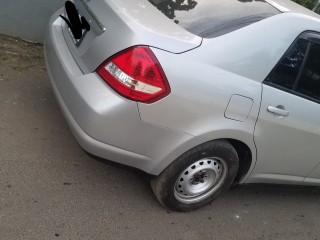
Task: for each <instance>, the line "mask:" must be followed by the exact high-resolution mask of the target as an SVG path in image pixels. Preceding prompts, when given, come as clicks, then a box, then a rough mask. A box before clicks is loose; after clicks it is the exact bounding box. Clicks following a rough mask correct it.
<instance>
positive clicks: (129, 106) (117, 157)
mask: <svg viewBox="0 0 320 240" xmlns="http://www.w3.org/2000/svg"><path fill="white" fill-rule="evenodd" d="M44 48H45V60H46V66H47V71H48V75H49V78H50V82H51V84H52V87H53V90H54V93H55V96H56V98H57V100H58V103H59V105H60V108H61V110H62V112H63V114H64V116H65V118H66V120H67V122H68V124H69V126H70V128H71V130H72V132H73V135H74V136H75V138H76V139H77V141H78V142H79V144H80V145H81V146H82V148H84V149H85V150H86V151H88V152H90V153H92V154H94V155H96V156H99V157H102V158H105V159H108V160H112V161H115V162H118V163H121V164H125V165H129V166H131V167H135V168H138V169H141V170H143V171H145V172H147V173H150V174H154V175H157V174H159V173H160V172H161V171H162V170H163V169H164V168H165V167H166V166H167V165H168V164H169V163H170V162H172V161H173V160H174V159H175V158H176V157H178V156H179V155H180V154H182V153H183V152H184V151H186V150H188V149H189V148H190V147H193V146H194V145H197V144H199V143H198V140H193V137H192V136H190V135H188V134H185V133H181V132H176V131H173V130H169V129H166V128H162V127H158V126H155V125H151V124H148V123H145V122H143V121H141V119H140V116H139V111H138V107H137V103H135V102H132V101H129V100H127V99H124V98H122V97H120V96H119V95H117V94H116V93H115V92H114V91H113V90H111V89H110V88H109V87H108V86H107V85H106V84H105V83H104V82H103V80H101V79H100V77H99V76H98V75H97V74H96V73H90V74H83V73H82V71H81V69H80V68H79V67H78V65H77V64H76V62H75V60H74V58H73V56H72V55H71V53H70V51H69V49H68V47H67V45H66V42H65V39H64V36H63V32H62V27H61V20H60V19H59V18H58V15H57V14H56V15H55V16H53V17H52V19H51V21H50V23H49V30H48V32H47V35H46V40H45V47H44Z"/></svg>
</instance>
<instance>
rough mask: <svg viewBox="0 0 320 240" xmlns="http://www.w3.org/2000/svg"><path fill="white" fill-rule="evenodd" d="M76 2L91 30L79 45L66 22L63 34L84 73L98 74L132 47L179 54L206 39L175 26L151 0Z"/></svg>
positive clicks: (89, 0) (90, 0)
mask: <svg viewBox="0 0 320 240" xmlns="http://www.w3.org/2000/svg"><path fill="white" fill-rule="evenodd" d="M74 3H75V5H76V8H77V9H78V11H79V13H80V14H81V16H83V17H85V18H86V20H87V21H88V23H89V24H90V31H88V32H87V33H86V35H85V36H84V38H83V40H82V42H81V44H80V45H79V46H76V44H75V42H74V39H73V38H72V37H71V34H70V31H69V30H68V26H67V24H66V23H65V22H63V32H64V36H65V39H66V42H67V45H68V46H69V49H70V51H71V53H72V55H73V57H74V59H75V60H76V62H77V63H78V65H79V67H80V68H81V69H82V71H83V72H84V73H89V72H93V71H95V70H96V69H97V68H98V67H99V66H100V65H101V64H102V63H103V62H104V61H105V60H106V59H108V58H109V57H111V56H112V55H114V54H116V53H118V52H119V51H121V50H123V49H126V48H128V47H131V46H136V45H147V46H151V47H155V48H159V49H163V50H166V51H169V52H172V53H177V54H178V53H182V52H186V51H188V50H191V49H194V48H196V47H198V46H200V45H201V42H202V38H200V37H198V36H195V35H193V34H192V33H190V32H188V31H186V30H185V29H183V28H181V27H180V26H178V25H176V24H174V23H173V22H172V21H171V20H170V19H167V18H166V17H165V16H164V15H163V14H162V13H161V12H160V11H158V10H157V9H156V8H155V7H154V6H153V5H152V4H151V3H149V2H148V1H147V0H140V1H133V0H130V1H128V0H95V1H93V0H75V1H74ZM65 15H66V14H65Z"/></svg>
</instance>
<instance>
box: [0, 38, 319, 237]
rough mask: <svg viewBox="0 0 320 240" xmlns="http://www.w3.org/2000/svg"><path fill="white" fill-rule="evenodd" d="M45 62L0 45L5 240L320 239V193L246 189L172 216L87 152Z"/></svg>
mask: <svg viewBox="0 0 320 240" xmlns="http://www.w3.org/2000/svg"><path fill="white" fill-rule="evenodd" d="M42 55H43V53H42V45H40V44H31V43H27V42H24V41H21V40H18V39H15V38H10V37H6V36H1V35H0V239H3V240H11V239H12V240H17V239H23V240H26V239H41V240H42V239H75V240H76V239H139V240H141V239H148V240H149V239H182V240H185V239H186V240H188V239H190V240H195V239H215V240H218V239H228V240H229V239H246V240H250V239H255V240H256V239H261V240H263V239H304V240H315V239H320V228H319V227H320V223H319V217H320V190H319V188H302V187H283V186H279V187H278V186H277V187H276V186H264V185H254V186H243V187H240V188H237V189H235V190H230V191H228V192H227V193H226V194H225V195H224V196H223V197H221V198H219V199H217V200H216V201H214V202H213V203H212V204H211V205H209V206H207V207H205V208H203V209H200V210H198V211H194V212H191V213H175V212H170V211H167V210H166V209H164V208H163V207H161V206H160V205H159V204H158V202H157V201H156V199H155V198H154V196H153V193H152V191H151V189H150V186H149V183H148V181H146V180H145V178H143V177H142V176H141V175H140V174H138V173H137V172H134V171H132V170H130V169H126V168H122V167H119V166H114V165H112V164H109V163H108V161H98V160H96V159H93V158H92V157H90V156H88V155H87V154H86V153H85V152H84V151H83V150H82V149H81V148H80V147H79V145H78V144H77V142H76V141H75V139H74V138H73V136H72V135H71V132H70V130H69V128H68V126H67V124H66V122H65V120H64V118H63V116H62V114H61V112H60V110H59V109H58V106H57V103H56V101H55V99H54V96H53V93H52V89H51V87H50V84H49V81H48V77H47V73H46V71H45V66H44V61H43V57H42Z"/></svg>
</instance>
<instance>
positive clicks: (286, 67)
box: [266, 39, 309, 90]
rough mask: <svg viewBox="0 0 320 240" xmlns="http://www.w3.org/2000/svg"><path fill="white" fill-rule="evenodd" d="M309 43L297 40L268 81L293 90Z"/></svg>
mask: <svg viewBox="0 0 320 240" xmlns="http://www.w3.org/2000/svg"><path fill="white" fill-rule="evenodd" d="M308 43H309V41H308V40H305V39H299V40H297V41H296V43H294V44H293V45H292V47H291V48H290V49H289V50H288V51H287V52H286V53H285V55H284V57H283V58H282V60H281V61H280V63H279V64H278V65H277V66H276V68H275V69H274V70H273V71H272V72H271V74H270V75H269V76H268V78H267V80H266V81H268V82H272V83H274V84H276V85H279V86H281V87H284V88H287V89H290V90H291V89H292V88H293V86H294V83H295V81H296V80H297V77H298V74H299V71H300V68H301V65H302V62H303V60H304V58H305V55H306V52H307V47H308Z"/></svg>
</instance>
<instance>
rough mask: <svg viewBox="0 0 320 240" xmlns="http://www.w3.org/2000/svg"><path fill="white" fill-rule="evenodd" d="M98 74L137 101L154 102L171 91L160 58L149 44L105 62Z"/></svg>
mask: <svg viewBox="0 0 320 240" xmlns="http://www.w3.org/2000/svg"><path fill="white" fill-rule="evenodd" d="M97 73H98V74H99V76H100V77H101V78H102V79H103V80H104V81H105V82H106V83H107V84H108V85H109V86H110V87H111V88H113V89H114V90H115V91H116V92H117V93H119V94H120V95H122V96H123V97H125V98H127V99H130V100H133V101H137V102H143V103H153V102H156V101H158V100H160V99H162V98H164V97H165V96H167V95H168V94H169V93H170V86H169V84H168V81H167V78H166V76H165V74H164V73H163V70H162V68H161V66H160V64H159V62H158V60H157V59H156V57H155V56H154V54H153V52H152V51H151V50H150V48H148V47H145V46H139V47H132V48H129V49H126V50H124V51H122V52H120V53H118V54H116V55H115V56H113V57H112V58H111V59H109V60H107V61H106V62H105V63H103V64H102V65H101V66H100V67H99V68H98V70H97Z"/></svg>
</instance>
